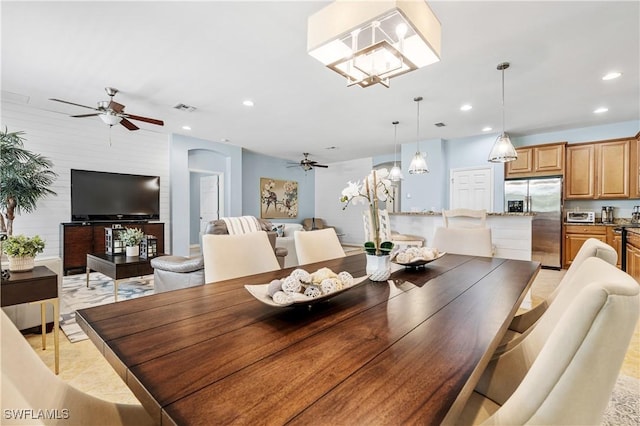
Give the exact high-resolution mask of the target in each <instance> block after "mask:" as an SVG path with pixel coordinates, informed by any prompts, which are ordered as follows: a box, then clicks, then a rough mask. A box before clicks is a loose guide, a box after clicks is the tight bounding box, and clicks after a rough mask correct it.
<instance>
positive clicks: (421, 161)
mask: <svg viewBox="0 0 640 426" xmlns="http://www.w3.org/2000/svg"><path fill="white" fill-rule="evenodd" d="M413 100H414V101H415V102H416V106H417V111H418V113H417V116H416V145H417V147H418V150H417V151H416V153H415V154H414V156H413V159H412V160H411V164H409V174H412V175H419V174H422V173H429V167H428V166H427V160H426V159H425V158H424V157H423V156H422V153H421V152H420V101H421V100H422V96H418V97H416V98H413Z"/></svg>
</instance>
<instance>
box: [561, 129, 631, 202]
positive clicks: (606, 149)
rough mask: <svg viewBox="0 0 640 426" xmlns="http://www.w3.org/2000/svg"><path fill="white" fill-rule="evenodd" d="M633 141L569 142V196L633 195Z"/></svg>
mask: <svg viewBox="0 0 640 426" xmlns="http://www.w3.org/2000/svg"><path fill="white" fill-rule="evenodd" d="M631 142H632V141H630V140H612V141H606V142H596V143H586V144H576V145H568V146H567V149H566V151H567V159H566V174H565V198H566V199H575V200H579V199H623V198H629V196H630V193H631V192H630V185H629V181H630V179H629V175H630V173H629V167H630V155H629V153H630V148H631Z"/></svg>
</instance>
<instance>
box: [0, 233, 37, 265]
mask: <svg viewBox="0 0 640 426" xmlns="http://www.w3.org/2000/svg"><path fill="white" fill-rule="evenodd" d="M2 251H3V252H4V253H6V255H7V257H8V258H9V270H10V271H14V272H20V271H25V272H26V271H30V270H32V269H33V263H34V262H33V261H34V259H35V257H36V254H38V253H42V252H43V251H44V241H43V240H42V238H40V236H39V235H35V236H33V237H27V236H25V235H12V236H10V237H9V238H7V239H6V240H5V241H3V242H2Z"/></svg>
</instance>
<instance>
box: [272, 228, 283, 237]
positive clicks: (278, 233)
mask: <svg viewBox="0 0 640 426" xmlns="http://www.w3.org/2000/svg"><path fill="white" fill-rule="evenodd" d="M272 231H275V232H276V234H277V236H278V237H284V225H273V229H272Z"/></svg>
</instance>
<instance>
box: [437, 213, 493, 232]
mask: <svg viewBox="0 0 640 426" xmlns="http://www.w3.org/2000/svg"><path fill="white" fill-rule="evenodd" d="M442 223H443V226H444V227H445V228H486V226H487V211H486V210H472V209H453V210H442Z"/></svg>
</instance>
